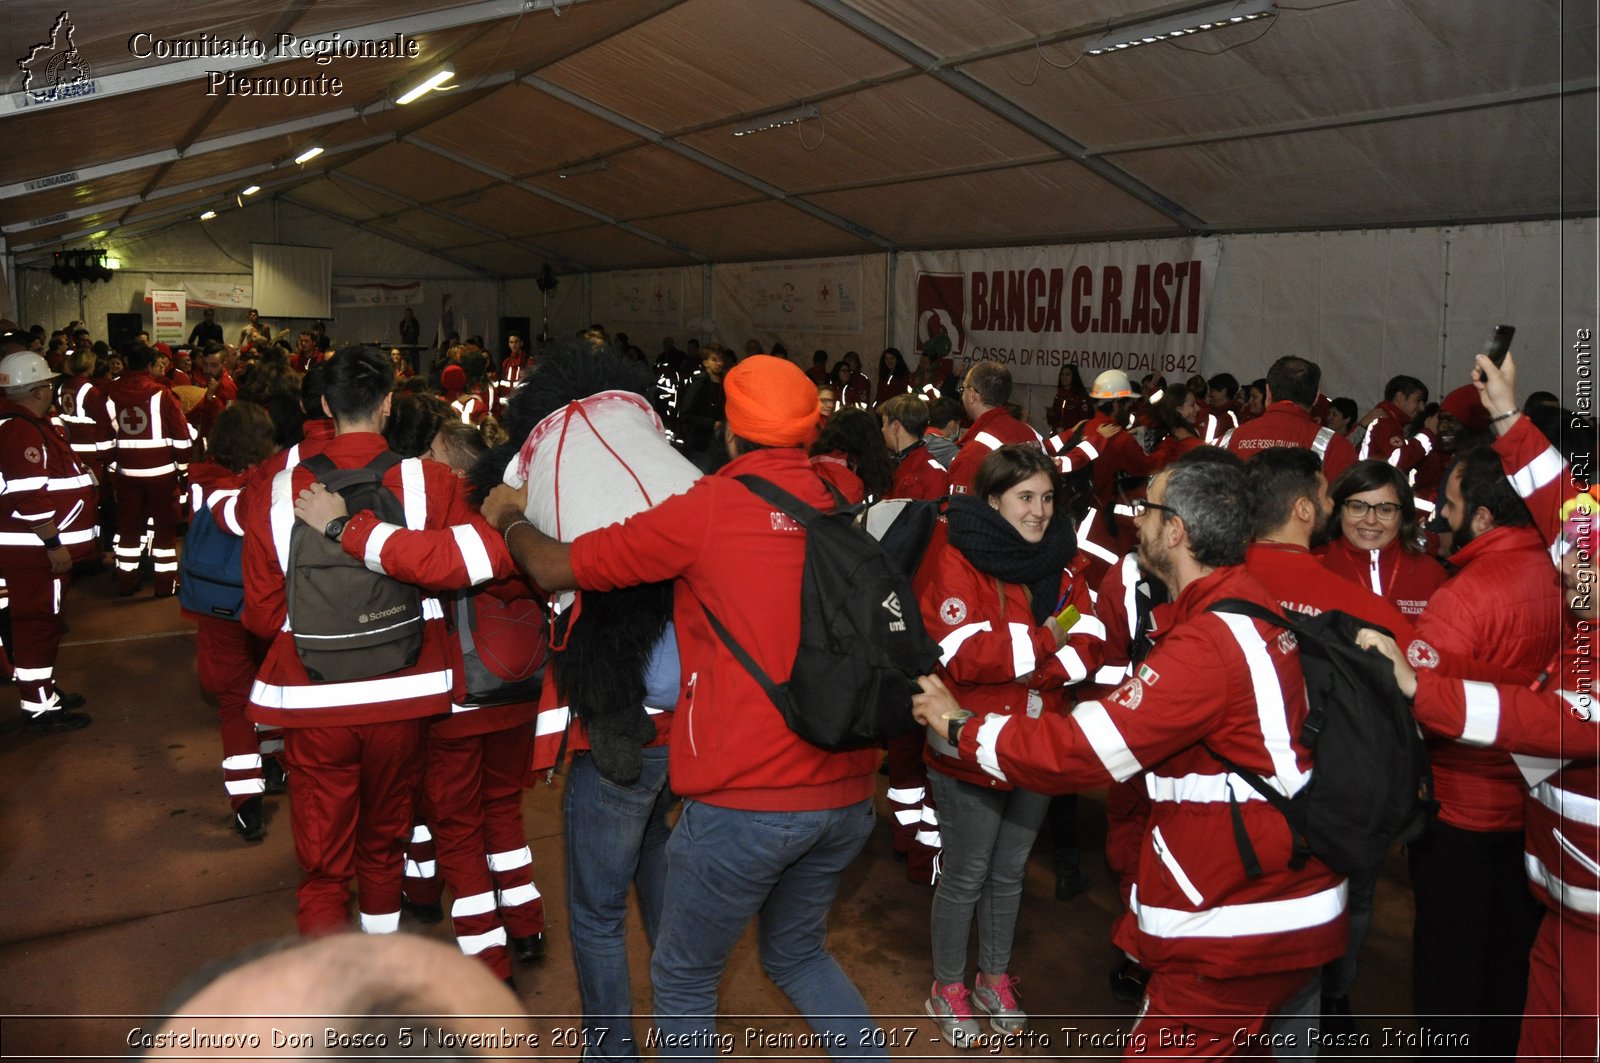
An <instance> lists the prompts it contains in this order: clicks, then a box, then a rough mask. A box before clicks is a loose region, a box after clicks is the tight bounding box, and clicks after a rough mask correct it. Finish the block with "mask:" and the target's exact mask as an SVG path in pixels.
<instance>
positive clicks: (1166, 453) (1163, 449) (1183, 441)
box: [1150, 433, 1206, 476]
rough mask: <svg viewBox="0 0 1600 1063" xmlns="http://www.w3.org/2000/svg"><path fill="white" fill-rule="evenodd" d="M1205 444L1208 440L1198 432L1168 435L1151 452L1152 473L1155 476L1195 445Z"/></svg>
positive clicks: (1201, 445)
mask: <svg viewBox="0 0 1600 1063" xmlns="http://www.w3.org/2000/svg"><path fill="white" fill-rule="evenodd" d="M1205 445H1206V441H1205V440H1204V439H1201V438H1200V436H1199V434H1198V433H1197V434H1195V435H1192V436H1182V437H1180V436H1177V435H1169V436H1167V438H1165V439H1163V440H1162V441H1161V443H1160V444H1159V445H1158V446H1157V447H1156V449H1154V450H1152V451H1151V452H1150V475H1152V476H1154V475H1155V474H1156V473H1158V472H1160V471H1161V470H1162V469H1165V468H1166V467H1167V466H1168V465H1171V464H1172V463H1173V462H1175V461H1177V460H1178V459H1179V458H1181V457H1183V456H1184V455H1185V454H1187V453H1189V451H1191V450H1193V449H1194V448H1195V447H1203V446H1205Z"/></svg>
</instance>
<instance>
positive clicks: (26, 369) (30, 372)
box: [0, 351, 60, 391]
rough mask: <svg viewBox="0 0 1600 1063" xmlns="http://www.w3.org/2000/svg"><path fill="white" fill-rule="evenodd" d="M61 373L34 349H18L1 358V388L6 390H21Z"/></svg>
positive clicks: (51, 378)
mask: <svg viewBox="0 0 1600 1063" xmlns="http://www.w3.org/2000/svg"><path fill="white" fill-rule="evenodd" d="M59 375H60V374H59V373H57V372H55V371H54V370H53V369H51V368H50V363H49V362H47V361H45V360H44V359H43V358H41V357H39V356H38V355H37V354H35V353H33V352H32V351H17V352H16V353H15V354H8V355H6V356H5V357H4V358H0V389H3V390H5V391H21V390H22V389H23V388H28V387H32V386H33V385H35V384H42V383H44V382H45V381H49V380H54V379H55V378H56V377H57V376H59Z"/></svg>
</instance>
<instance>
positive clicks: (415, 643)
mask: <svg viewBox="0 0 1600 1063" xmlns="http://www.w3.org/2000/svg"><path fill="white" fill-rule="evenodd" d="M399 463H400V456H399V455H398V454H395V453H394V452H392V451H384V452H383V453H382V454H379V455H378V456H377V457H375V458H373V459H372V461H370V462H369V463H367V465H366V466H365V467H363V468H359V469H341V468H338V467H337V466H335V465H334V464H333V462H332V461H330V460H329V459H328V457H327V455H324V454H317V455H314V456H312V457H309V458H307V459H306V460H305V461H303V462H301V464H302V465H303V466H304V467H305V468H307V469H309V470H311V472H312V473H314V474H315V475H316V477H317V480H318V481H320V482H321V483H322V484H323V485H324V486H326V487H327V488H328V490H330V491H337V492H338V493H339V494H341V495H343V496H344V502H345V506H346V507H348V508H349V510H350V512H351V513H359V512H361V511H362V510H371V511H372V512H373V513H374V514H375V515H377V517H378V518H379V519H380V520H383V521H385V522H387V523H390V524H398V525H400V526H401V527H405V525H406V514H405V507H404V506H403V505H402V504H401V502H400V499H398V498H396V497H395V495H394V493H393V492H392V491H390V490H389V489H388V488H386V487H384V486H383V475H384V473H386V472H388V471H389V470H390V469H392V468H394V467H395V466H396V465H398V464H399ZM284 584H285V597H286V599H287V604H288V610H289V629H290V631H291V632H292V633H293V635H294V648H295V652H296V653H297V654H298V655H299V657H300V663H301V664H303V665H304V666H305V669H306V675H308V676H310V677H311V678H312V679H313V680H315V681H317V682H319V683H326V682H349V681H351V680H356V679H370V678H372V677H373V676H379V675H388V674H390V673H393V672H399V671H402V670H404V669H406V668H410V667H411V666H412V665H414V664H416V663H417V657H418V656H419V655H420V654H421V652H422V629H423V620H422V592H421V590H419V589H418V588H417V587H415V586H413V585H412V584H409V583H401V582H400V581H399V580H397V579H394V578H392V577H390V576H385V575H383V574H382V573H378V572H373V571H371V570H370V569H368V568H367V566H366V565H365V564H363V563H362V562H361V561H360V560H358V559H356V558H353V557H351V556H350V555H349V554H347V553H345V551H344V547H342V546H340V545H339V544H338V543H336V542H334V541H333V540H332V539H329V538H328V537H327V536H326V535H323V534H322V529H321V528H312V527H309V526H308V525H307V524H306V523H305V522H304V521H300V520H297V521H295V524H294V531H293V532H292V533H291V535H290V539H289V569H288V571H287V572H285V573H284Z"/></svg>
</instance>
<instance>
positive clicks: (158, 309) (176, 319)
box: [147, 288, 189, 343]
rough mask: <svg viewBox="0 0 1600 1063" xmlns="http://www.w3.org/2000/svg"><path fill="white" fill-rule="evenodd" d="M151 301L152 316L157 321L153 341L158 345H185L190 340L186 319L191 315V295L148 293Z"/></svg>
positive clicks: (154, 291)
mask: <svg viewBox="0 0 1600 1063" xmlns="http://www.w3.org/2000/svg"><path fill="white" fill-rule="evenodd" d="M147 294H148V297H149V299H150V316H151V317H152V318H153V319H154V320H155V331H154V333H153V334H152V335H151V339H152V340H153V341H154V342H156V343H183V342H185V341H186V340H188V338H189V326H188V324H186V323H185V321H184V319H185V318H186V317H188V315H189V295H188V293H187V292H184V291H158V290H156V289H154V288H152V289H150V291H149V292H148V293H147Z"/></svg>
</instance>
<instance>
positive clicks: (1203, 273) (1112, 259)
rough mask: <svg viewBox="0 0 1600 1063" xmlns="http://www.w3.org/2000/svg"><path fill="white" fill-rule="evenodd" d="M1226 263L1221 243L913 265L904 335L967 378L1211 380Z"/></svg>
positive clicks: (951, 257) (990, 254)
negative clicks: (1215, 292) (987, 365)
mask: <svg viewBox="0 0 1600 1063" xmlns="http://www.w3.org/2000/svg"><path fill="white" fill-rule="evenodd" d="M1219 258H1220V244H1219V243H1218V241H1217V240H1216V239H1215V238H1204V239H1183V240H1144V241H1124V242H1119V243H1106V244H1071V245H1059V246H1049V247H1017V248H1001V249H995V250H987V251H921V252H912V253H907V254H903V255H901V256H900V265H899V268H898V277H899V280H898V286H899V288H898V291H897V292H896V301H895V305H896V306H897V307H898V308H899V309H898V312H897V320H896V322H895V334H896V336H897V337H899V338H900V339H901V340H902V342H904V340H905V339H906V338H907V337H912V338H913V340H912V344H911V346H912V350H913V352H921V350H922V348H923V347H924V346H925V345H928V346H930V347H931V349H932V352H933V353H934V354H936V355H938V356H940V357H950V358H952V359H953V360H954V362H955V364H956V368H957V369H962V368H964V367H965V366H968V365H971V364H972V363H973V362H976V361H980V360H983V359H990V360H994V361H1000V362H1004V363H1005V364H1006V365H1007V366H1008V367H1010V369H1011V374H1012V379H1013V380H1014V381H1016V382H1017V383H1020V384H1048V385H1051V386H1054V385H1055V383H1056V380H1057V378H1058V377H1059V375H1060V371H1061V367H1062V366H1063V365H1068V364H1072V365H1077V366H1079V367H1080V368H1081V369H1082V370H1083V378H1084V383H1085V384H1087V383H1089V382H1090V381H1092V380H1093V379H1094V377H1095V376H1096V375H1097V374H1099V373H1101V372H1103V371H1104V370H1107V369H1121V370H1123V371H1124V372H1126V373H1127V374H1128V375H1129V376H1131V377H1133V378H1134V379H1135V380H1138V378H1139V377H1140V376H1142V375H1144V374H1145V373H1149V372H1156V373H1164V374H1166V375H1167V377H1168V378H1169V379H1174V378H1177V377H1184V376H1188V375H1190V374H1192V373H1200V372H1204V368H1203V367H1202V366H1201V364H1200V357H1201V352H1202V350H1203V349H1204V343H1205V321H1206V314H1207V308H1208V304H1209V302H1210V299H1211V292H1212V289H1213V287H1214V285H1215V283H1216V275H1217V263H1218V260H1219ZM913 361H914V360H913Z"/></svg>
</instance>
